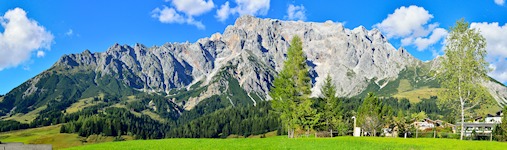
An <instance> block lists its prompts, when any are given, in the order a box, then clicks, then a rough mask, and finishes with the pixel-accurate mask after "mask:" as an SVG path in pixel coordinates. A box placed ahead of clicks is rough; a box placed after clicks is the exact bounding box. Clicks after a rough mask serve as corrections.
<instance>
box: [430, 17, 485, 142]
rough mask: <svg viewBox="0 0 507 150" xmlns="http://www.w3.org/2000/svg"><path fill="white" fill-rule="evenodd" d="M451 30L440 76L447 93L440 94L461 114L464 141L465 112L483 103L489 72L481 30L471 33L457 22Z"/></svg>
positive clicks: (467, 25) (472, 30)
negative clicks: (483, 84)
mask: <svg viewBox="0 0 507 150" xmlns="http://www.w3.org/2000/svg"><path fill="white" fill-rule="evenodd" d="M450 30H451V32H450V35H449V36H448V38H447V43H446V45H445V50H444V51H445V55H444V57H443V58H442V64H441V68H440V74H439V78H440V81H441V84H442V87H443V88H444V89H445V90H443V91H442V92H440V93H439V97H440V98H441V100H442V102H443V103H447V104H446V107H448V106H451V107H452V108H454V109H456V110H459V111H460V112H461V119H460V120H461V123H462V124H461V139H463V133H464V129H463V122H464V120H465V111H467V110H468V109H471V108H474V107H476V106H477V105H478V104H480V103H481V102H484V99H485V97H486V95H487V91H486V90H485V88H484V87H482V86H481V82H483V81H486V79H487V78H486V73H487V72H488V69H487V65H488V63H487V62H486V61H485V59H484V57H485V56H486V53H487V52H486V41H485V39H484V37H483V36H482V35H481V34H480V32H479V31H478V30H475V29H470V26H469V23H468V22H465V20H464V19H461V20H459V21H457V22H456V25H455V26H454V27H451V29H450ZM449 104H450V105H449Z"/></svg>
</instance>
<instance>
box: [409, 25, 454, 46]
mask: <svg viewBox="0 0 507 150" xmlns="http://www.w3.org/2000/svg"><path fill="white" fill-rule="evenodd" d="M447 34H448V33H447V30H445V29H443V28H436V29H435V30H433V32H432V33H431V36H430V37H429V38H424V37H418V38H416V39H415V40H414V42H413V43H414V44H415V46H416V47H417V50H419V51H422V50H425V49H426V48H428V46H430V45H432V44H435V43H437V42H438V41H440V39H443V38H445V37H447Z"/></svg>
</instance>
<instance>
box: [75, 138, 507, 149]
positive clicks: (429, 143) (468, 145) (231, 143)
mask: <svg viewBox="0 0 507 150" xmlns="http://www.w3.org/2000/svg"><path fill="white" fill-rule="evenodd" d="M505 147H507V143H500V142H489V141H459V140H453V139H432V138H419V139H403V138H382V137H360V138H356V137H350V136H346V137H336V138H298V139H287V138H286V137H283V136H278V137H270V138H237V139H163V140H134V141H124V142H108V143H100V144H94V145H86V146H79V147H72V148H69V149H70V150H81V149H83V150H87V149H234V150H237V149H319V150H320V149H414V150H417V149H474V150H476V149H488V150H493V149H505Z"/></svg>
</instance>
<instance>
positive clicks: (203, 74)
mask: <svg viewBox="0 0 507 150" xmlns="http://www.w3.org/2000/svg"><path fill="white" fill-rule="evenodd" d="M296 35H297V36H299V37H301V38H302V40H303V50H304V52H305V53H306V56H307V57H308V65H309V66H310V68H311V70H310V71H311V76H312V79H313V80H312V81H313V85H314V86H313V89H312V92H313V93H312V95H313V96H318V95H319V94H320V90H319V89H320V87H321V86H322V84H323V81H324V78H325V77H326V76H327V75H330V76H331V77H332V78H333V81H334V84H335V85H336V86H337V87H338V88H337V89H338V91H337V95H338V96H354V95H357V94H359V93H361V92H362V91H364V90H365V89H366V88H367V86H368V85H369V84H370V83H371V82H372V81H373V82H375V83H376V84H377V85H378V86H379V87H383V86H385V84H387V83H388V81H391V80H394V79H396V78H397V77H398V73H399V72H400V71H402V70H403V69H405V68H407V67H411V66H416V65H420V64H422V63H423V62H421V61H420V60H418V59H416V58H414V57H413V56H412V55H410V54H409V53H408V52H407V51H406V50H405V49H403V48H399V49H396V48H394V47H393V46H392V45H391V44H390V43H389V42H388V41H387V39H386V37H385V36H384V35H382V34H381V32H380V31H379V30H377V29H373V30H370V31H368V30H366V29H365V28H364V27H362V26H360V27H357V28H355V29H353V30H350V29H346V28H344V27H343V25H342V24H340V23H334V22H330V21H328V22H325V23H314V22H300V21H298V22H295V21H280V20H275V19H259V18H255V17H252V16H243V17H240V18H239V19H237V21H236V22H235V24H234V25H231V26H228V27H227V28H226V29H225V31H224V32H223V34H220V33H216V34H213V35H212V36H211V37H209V38H203V39H199V40H198V41H197V42H195V43H166V44H164V45H162V46H159V47H158V46H155V47H149V48H148V47H146V46H144V45H141V44H136V45H134V46H133V47H131V46H128V45H123V46H121V45H118V44H115V45H113V46H112V47H110V48H109V49H108V50H107V51H106V52H103V53H90V51H84V52H83V53H81V54H71V55H66V56H63V57H62V58H61V59H60V60H59V61H58V62H57V63H56V64H55V65H54V68H64V69H67V70H69V69H70V70H73V69H74V70H76V69H77V70H92V71H94V72H96V74H97V75H102V76H103V75H112V76H115V77H116V78H117V79H118V80H121V81H122V82H123V83H125V84H127V85H128V86H130V87H132V88H135V89H137V90H141V91H145V92H162V93H170V91H171V90H172V89H182V88H187V89H188V90H190V87H191V86H193V85H195V84H197V83H199V85H198V86H201V87H203V86H207V87H208V88H206V90H203V91H202V93H201V94H199V96H198V97H191V98H189V99H187V100H188V101H189V102H188V103H186V104H184V105H185V106H184V107H185V108H189V109H191V108H193V106H195V105H196V104H198V103H199V101H200V100H203V99H204V98H203V97H201V96H204V97H209V96H211V95H216V94H220V93H221V92H222V91H220V90H217V88H211V87H219V86H227V83H225V81H224V82H215V81H216V80H214V78H215V77H216V76H217V74H219V73H220V72H222V71H225V72H228V73H229V74H230V75H231V77H232V78H234V79H236V80H237V81H238V82H239V85H240V86H241V87H242V88H243V89H244V90H245V91H246V92H247V93H249V94H250V93H255V94H257V95H260V96H261V97H263V98H266V95H267V93H268V91H269V88H270V86H271V82H272V81H273V79H274V77H275V76H276V74H277V71H280V70H281V69H282V68H283V62H284V60H285V54H286V51H287V49H288V48H289V46H290V45H289V43H290V40H291V39H292V37H293V36H296ZM36 79H37V78H34V80H31V81H30V82H35V83H36V82H37V81H36ZM35 83H34V84H35ZM492 84H496V83H491V85H492ZM488 85H489V83H488ZM30 89H31V90H33V89H37V87H32V88H30ZM493 91H496V93H498V91H500V92H503V93H507V92H505V91H506V88H505V87H503V86H500V85H498V86H496V85H495V86H494V88H493ZM493 91H492V92H493ZM26 93H33V92H32V91H26ZM249 96H250V95H249ZM502 96H505V97H507V96H506V94H504V95H502ZM500 97H501V96H500ZM504 99H505V98H504ZM252 101H253V102H254V103H255V100H253V98H252ZM503 101H504V103H505V100H503ZM231 103H232V101H231Z"/></svg>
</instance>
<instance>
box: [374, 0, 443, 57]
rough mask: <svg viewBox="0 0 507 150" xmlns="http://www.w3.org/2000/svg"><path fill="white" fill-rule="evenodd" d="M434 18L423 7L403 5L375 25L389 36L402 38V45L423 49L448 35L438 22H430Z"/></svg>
mask: <svg viewBox="0 0 507 150" xmlns="http://www.w3.org/2000/svg"><path fill="white" fill-rule="evenodd" d="M432 18H433V15H432V14H430V13H429V12H428V11H427V10H426V9H424V8H423V7H418V6H414V5H411V6H409V7H405V6H402V7H400V8H398V9H396V10H395V11H394V13H392V14H389V15H388V16H387V18H386V19H384V20H383V21H382V22H381V23H377V24H375V25H374V26H373V27H375V28H378V29H379V30H380V31H382V32H383V33H384V34H386V36H387V38H390V39H400V40H401V45H402V46H409V45H413V46H415V47H417V50H419V51H423V50H426V49H427V48H428V47H430V46H432V45H433V44H435V43H437V42H439V41H441V40H442V39H444V38H445V37H446V36H447V31H445V29H443V28H438V26H439V24H438V23H429V21H430V20H431V19H432ZM430 33H431V35H430ZM428 36H429V37H428Z"/></svg>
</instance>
